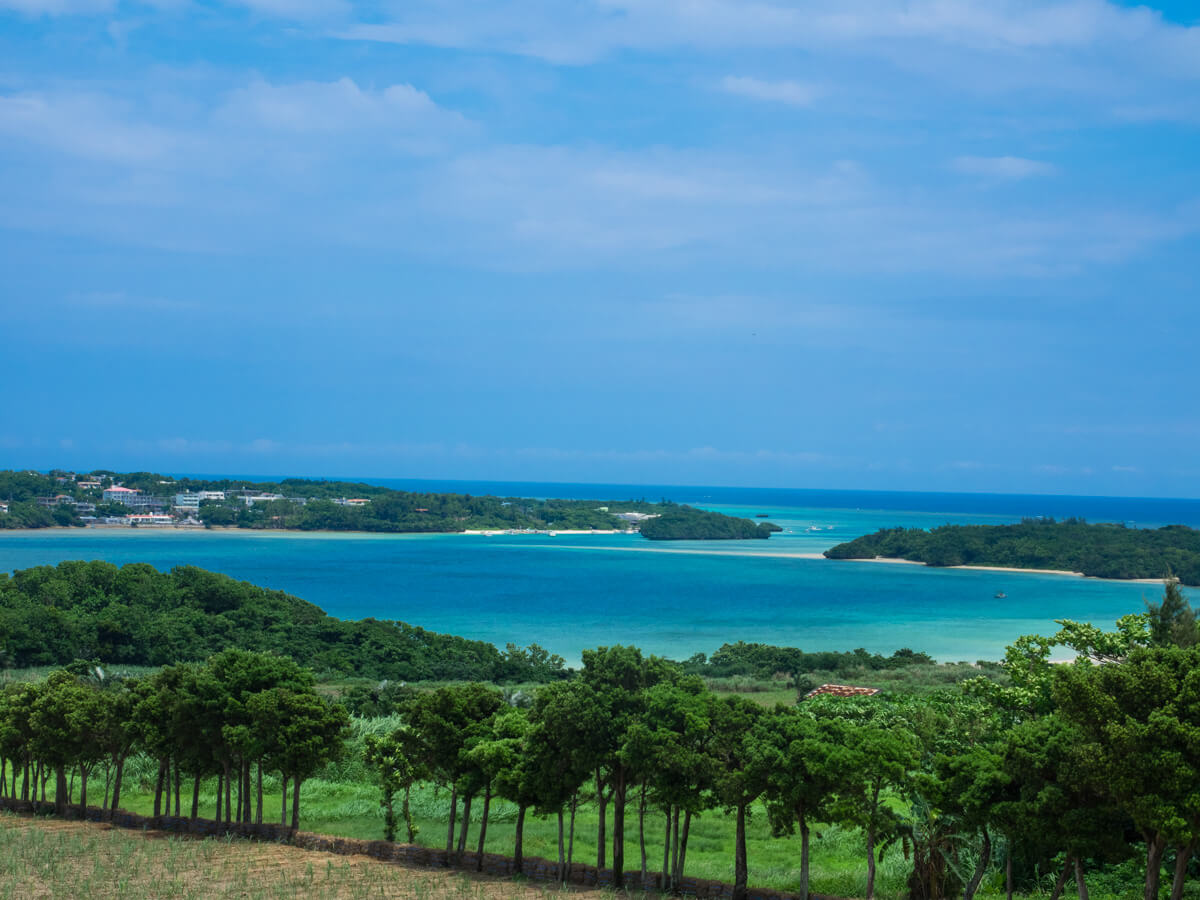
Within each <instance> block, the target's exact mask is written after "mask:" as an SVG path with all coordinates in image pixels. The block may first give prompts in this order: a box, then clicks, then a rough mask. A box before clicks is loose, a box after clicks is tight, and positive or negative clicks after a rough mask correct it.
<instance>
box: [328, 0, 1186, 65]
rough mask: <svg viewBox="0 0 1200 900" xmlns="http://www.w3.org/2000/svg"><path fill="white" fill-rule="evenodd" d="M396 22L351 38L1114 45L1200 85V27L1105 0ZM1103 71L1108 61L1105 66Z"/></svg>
mask: <svg viewBox="0 0 1200 900" xmlns="http://www.w3.org/2000/svg"><path fill="white" fill-rule="evenodd" d="M394 9H395V10H396V14H395V17H394V18H393V19H392V20H391V21H384V22H377V23H374V24H370V25H366V24H360V25H355V26H352V27H350V28H348V29H346V30H345V31H344V32H343V35H342V36H344V37H347V38H352V39H356V40H371V41H385V42H392V43H402V44H416V43H423V44H430V45H434V46H441V47H457V48H463V49H477V50H488V51H499V52H507V53H515V54H521V55H527V56H536V57H540V58H542V59H546V60H548V61H550V62H556V63H587V62H592V61H594V60H596V59H598V58H600V57H602V56H604V55H606V54H609V53H612V52H614V51H618V50H625V49H633V50H651V49H663V48H670V47H694V48H699V49H709V50H712V49H739V48H751V49H753V48H769V47H779V48H804V49H821V50H828V49H830V48H831V47H833V46H841V47H849V46H855V45H857V46H858V47H860V48H861V49H864V50H867V51H870V52H877V53H879V54H881V55H887V56H892V57H894V55H895V54H896V53H897V52H904V50H903V46H904V45H907V46H909V47H920V46H922V45H924V46H930V45H936V46H942V47H947V48H959V49H962V50H965V51H969V52H970V53H971V54H978V53H980V52H986V53H1005V54H1012V53H1014V52H1015V53H1023V52H1026V51H1038V52H1050V51H1054V52H1059V51H1062V52H1075V51H1081V50H1094V49H1096V48H1107V49H1109V50H1112V51H1116V52H1119V53H1121V54H1123V55H1128V56H1131V57H1133V58H1135V59H1136V60H1137V61H1138V62H1139V63H1140V64H1142V65H1145V66H1149V67H1153V68H1158V69H1163V70H1168V71H1175V72H1178V73H1181V74H1184V75H1187V76H1190V77H1196V76H1200V27H1187V26H1182V25H1176V24H1173V23H1169V22H1167V21H1165V20H1164V19H1163V17H1162V15H1161V14H1160V13H1158V12H1156V11H1154V10H1150V9H1147V8H1146V7H1134V8H1129V7H1125V6H1121V5H1119V4H1117V3H1113V2H1106V0H994V2H990V3H959V2H951V0H812V2H808V3H805V4H803V5H796V6H793V5H789V4H781V3H773V2H761V0H760V2H754V0H699V2H698V0H584V2H581V3H570V4H566V3H558V2H553V0H492V2H478V0H410V2H407V3H405V4H404V5H403V6H402V7H401V6H397V7H394ZM1103 65H1104V63H1103V62H1101V67H1103Z"/></svg>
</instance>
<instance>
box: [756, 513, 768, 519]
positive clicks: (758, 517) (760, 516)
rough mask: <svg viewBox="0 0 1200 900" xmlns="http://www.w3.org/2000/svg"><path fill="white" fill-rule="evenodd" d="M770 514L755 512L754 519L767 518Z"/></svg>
mask: <svg viewBox="0 0 1200 900" xmlns="http://www.w3.org/2000/svg"><path fill="white" fill-rule="evenodd" d="M770 516H771V514H770V513H757V514H755V516H754V518H756V519H767V518H770Z"/></svg>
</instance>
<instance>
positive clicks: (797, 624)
mask: <svg viewBox="0 0 1200 900" xmlns="http://www.w3.org/2000/svg"><path fill="white" fill-rule="evenodd" d="M647 496H657V495H653V494H650V493H647ZM680 499H681V500H686V499H692V500H693V501H695V502H698V503H704V505H706V506H709V507H710V508H716V509H721V510H722V511H726V512H732V513H737V514H746V515H754V514H755V513H757V512H769V513H772V518H771V520H772V521H774V522H777V523H778V524H780V525H781V526H783V527H784V529H785V532H784V533H783V534H776V535H774V536H773V537H772V538H771V539H770V540H767V541H743V542H718V543H713V542H698V541H697V542H690V541H683V542H670V543H668V544H663V543H652V542H649V541H646V540H644V539H642V538H641V537H639V536H636V535H557V536H553V537H552V536H548V535H496V536H493V537H484V536H474V535H368V534H298V533H279V532H245V531H240V532H229V531H195V532H190V531H174V530H165V531H156V530H151V529H140V530H139V529H104V530H102V529H77V530H59V529H55V530H52V531H40V532H10V533H7V534H6V533H2V532H0V569H4V570H12V569H18V568H26V567H28V566H33V565H41V564H53V563H57V562H59V561H61V560H65V559H104V560H108V561H110V562H113V563H118V564H124V563H127V562H148V563H151V564H153V565H155V566H157V567H159V568H162V569H167V568H170V567H172V566H175V565H183V564H189V565H197V566H201V567H203V568H206V569H212V570H214V571H219V572H225V573H228V574H229V575H232V576H234V577H237V578H242V579H245V580H247V581H252V582H254V583H256V584H261V585H264V586H267V587H271V588H277V589H281V590H285V591H288V592H290V593H292V594H295V595H297V596H299V597H303V598H304V599H306V600H309V601H311V602H313V603H315V604H317V605H318V606H320V607H321V608H323V609H324V610H326V611H327V612H328V613H330V614H331V615H335V616H339V617H343V618H363V617H367V616H373V617H376V618H381V619H398V620H402V621H406V622H410V623H412V624H414V625H420V626H423V627H425V628H429V629H432V630H435V631H443V632H449V633H453V634H460V635H463V636H466V637H471V638H478V639H482V640H487V641H491V642H493V643H495V644H497V645H499V646H501V647H503V645H504V644H505V643H507V642H509V641H512V642H515V643H518V644H522V645H524V644H528V643H532V642H536V643H539V644H541V645H543V646H544V647H546V648H548V649H550V650H552V651H554V652H556V653H560V654H562V655H563V656H564V657H566V658H567V660H568V662H570V663H577V662H578V660H579V657H580V652H581V651H582V650H583V649H586V648H588V647H594V646H598V645H603V644H613V643H626V644H629V643H632V644H636V645H638V646H640V647H642V648H643V649H644V650H646V651H648V652H653V653H658V654H663V655H666V656H670V657H672V658H676V659H681V658H686V657H688V656H690V655H692V654H693V653H697V652H703V653H711V652H712V651H713V650H715V649H716V648H717V647H719V646H720V645H721V644H723V643H725V642H726V641H736V640H747V641H765V642H770V643H776V644H786V645H792V646H798V647H802V648H804V649H806V650H849V649H853V648H856V647H865V648H866V649H868V650H871V651H877V652H882V653H890V652H892V651H894V650H896V649H898V648H900V647H911V648H913V649H916V650H924V651H926V652H928V653H930V654H932V655H933V656H935V657H937V658H938V659H942V660H972V661H973V660H976V659H997V658H999V657H1000V656H1001V655H1002V654H1003V651H1004V647H1005V646H1006V645H1007V644H1008V643H1010V642H1011V641H1012V640H1013V639H1015V638H1016V637H1018V636H1019V635H1021V634H1027V633H1031V632H1039V633H1047V632H1052V631H1054V630H1056V626H1055V624H1054V620H1055V619H1060V618H1071V619H1078V620H1087V621H1092V622H1095V623H1097V624H1101V623H1106V624H1107V623H1111V622H1113V621H1114V620H1115V619H1116V618H1118V617H1119V616H1121V615H1124V614H1125V613H1128V612H1134V611H1138V610H1140V609H1142V608H1143V600H1144V598H1147V597H1150V598H1153V597H1156V596H1157V595H1158V593H1159V589H1158V588H1156V587H1155V586H1154V585H1146V584H1130V583H1122V582H1114V581H1100V580H1096V579H1084V578H1077V577H1072V576H1065V575H1039V574H1020V573H1004V572H980V571H971V570H939V569H930V568H926V567H923V566H915V565H903V564H886V563H862V562H837V561H830V560H823V559H808V558H804V557H802V556H800V555H799V554H808V553H819V552H820V551H821V550H823V549H825V548H827V547H829V546H831V545H833V544H835V543H838V542H839V541H842V540H847V539H849V538H852V537H855V536H857V535H859V534H862V533H865V532H868V531H873V530H875V529H877V528H880V527H890V526H895V525H906V526H920V527H931V526H934V525H939V524H942V523H945V522H954V523H967V522H979V523H996V522H1004V521H1014V520H1015V519H1017V518H1019V517H1020V515H1019V514H1017V515H1014V514H1013V512H1011V511H1010V510H1008V509H1004V510H1003V511H991V510H988V509H986V508H985V509H983V510H981V511H979V512H974V513H972V512H966V511H963V510H956V511H954V512H950V513H943V512H938V511H937V510H920V509H918V510H903V509H881V508H875V509H857V508H845V507H839V508H829V507H818V506H810V505H807V504H806V505H802V506H801V505H796V506H783V505H782V504H780V503H775V504H774V506H773V507H770V506H768V505H767V504H766V503H760V504H759V505H758V506H750V505H746V504H745V503H737V504H735V503H720V504H714V503H711V502H704V500H705V499H707V498H703V497H690V498H685V497H680ZM721 499H725V498H721ZM775 499H776V500H778V499H781V498H779V497H776V498H775ZM788 499H791V498H788ZM1010 499H1011V498H1010ZM1056 499H1061V498H1056ZM751 502H753V501H751ZM1006 502H1007V501H1006ZM1123 502H1129V501H1123ZM760 507H761V508H760ZM1156 512H1160V511H1158V510H1156ZM1192 512H1194V511H1192V510H1190V508H1188V509H1184V507H1179V508H1178V509H1168V510H1167V511H1166V515H1168V516H1173V517H1174V518H1175V519H1176V520H1177V521H1183V520H1184V518H1185V515H1184V514H1185V513H1186V514H1187V518H1190V517H1191V513H1192ZM1037 513H1038V511H1037V510H1036V509H1032V510H1030V514H1037ZM1160 514H1161V512H1160ZM1145 518H1149V517H1148V516H1147V517H1145ZM998 592H1000V593H1004V594H1006V595H1007V597H1006V598H1005V599H996V597H995V594H996V593H998Z"/></svg>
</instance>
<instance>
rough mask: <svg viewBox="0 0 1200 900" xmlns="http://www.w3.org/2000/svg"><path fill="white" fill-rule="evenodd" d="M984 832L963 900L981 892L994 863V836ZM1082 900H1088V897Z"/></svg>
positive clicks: (964, 890) (986, 831)
mask: <svg viewBox="0 0 1200 900" xmlns="http://www.w3.org/2000/svg"><path fill="white" fill-rule="evenodd" d="M982 831H983V848H982V849H981V851H980V853H979V862H978V863H976V864H975V873H974V874H973V875H972V876H971V880H970V881H969V882H967V886H966V887H965V888H963V900H972V898H973V897H974V896H975V892H976V891H977V890H979V885H980V882H982V881H983V873H984V872H986V871H987V867H988V863H990V862H991V861H992V836H991V835H990V834H988V830H987V829H986V828H984V829H982ZM1078 865H1079V861H1078V860H1076V870H1077V871H1078ZM1081 900H1087V898H1086V897H1084V898H1081Z"/></svg>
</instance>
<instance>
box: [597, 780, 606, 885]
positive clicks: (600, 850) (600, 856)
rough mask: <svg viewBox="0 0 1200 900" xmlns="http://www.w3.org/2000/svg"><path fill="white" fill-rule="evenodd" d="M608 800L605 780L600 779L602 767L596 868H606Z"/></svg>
mask: <svg viewBox="0 0 1200 900" xmlns="http://www.w3.org/2000/svg"><path fill="white" fill-rule="evenodd" d="M607 805H608V801H607V799H606V798H605V796H604V782H603V781H601V780H600V769H598V768H597V769H596V812H597V813H598V815H599V818H600V821H599V824H598V825H597V830H596V868H597V869H603V868H604V860H605V853H604V836H605V834H606V833H607V830H608V829H607V826H606V825H605V822H604V813H605V811H606V810H605V807H606V806H607Z"/></svg>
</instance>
